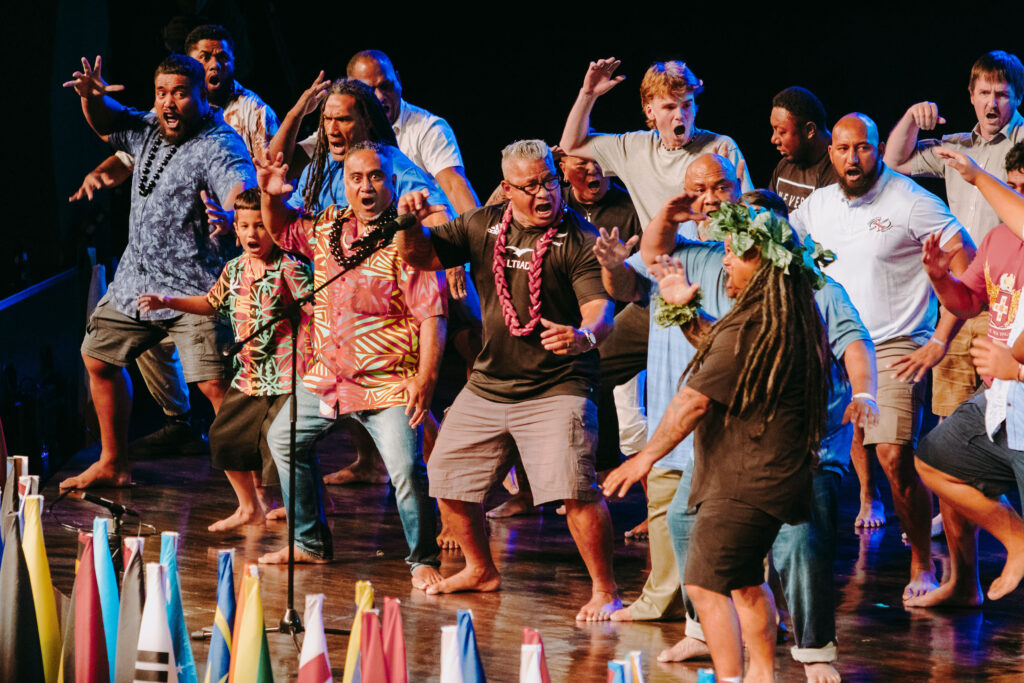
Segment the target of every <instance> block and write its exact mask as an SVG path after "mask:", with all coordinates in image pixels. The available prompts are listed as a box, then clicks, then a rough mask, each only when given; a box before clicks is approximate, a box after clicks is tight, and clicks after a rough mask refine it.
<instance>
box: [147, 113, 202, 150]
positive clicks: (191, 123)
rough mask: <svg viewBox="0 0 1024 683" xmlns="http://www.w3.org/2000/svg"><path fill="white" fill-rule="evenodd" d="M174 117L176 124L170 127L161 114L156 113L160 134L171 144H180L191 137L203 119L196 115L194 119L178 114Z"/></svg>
mask: <svg viewBox="0 0 1024 683" xmlns="http://www.w3.org/2000/svg"><path fill="white" fill-rule="evenodd" d="M176 118H177V126H174V127H171V126H169V125H168V123H167V121H165V120H164V116H163V114H159V115H158V120H159V122H160V135H161V136H163V138H164V140H166V141H167V142H168V143H169V144H172V145H180V144H181V143H183V142H185V141H186V140H188V139H189V138H190V137H192V136H193V135H194V134H195V132H196V131H197V130H199V126H200V125H201V123H202V121H203V117H202V116H197V117H196V118H195V119H186V118H184V117H182V116H181V115H180V114H179V115H177V117H176Z"/></svg>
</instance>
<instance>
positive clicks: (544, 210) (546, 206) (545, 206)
mask: <svg viewBox="0 0 1024 683" xmlns="http://www.w3.org/2000/svg"><path fill="white" fill-rule="evenodd" d="M533 208H534V211H536V212H537V214H538V215H548V214H550V213H551V211H552V209H553V208H554V207H553V206H552V205H551V202H539V203H538V204H537V205H536V206H535V207H533Z"/></svg>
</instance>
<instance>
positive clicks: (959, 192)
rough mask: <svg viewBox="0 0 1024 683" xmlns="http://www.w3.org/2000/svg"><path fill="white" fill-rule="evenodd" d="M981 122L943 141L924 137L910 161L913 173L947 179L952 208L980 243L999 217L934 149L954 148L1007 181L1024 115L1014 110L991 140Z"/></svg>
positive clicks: (1023, 128) (1021, 138)
mask: <svg viewBox="0 0 1024 683" xmlns="http://www.w3.org/2000/svg"><path fill="white" fill-rule="evenodd" d="M980 125H981V124H976V125H975V126H974V128H973V129H972V130H971V132H969V133H953V134H952V135H944V136H943V137H942V140H921V141H920V142H918V143H917V147H916V149H915V150H914V153H913V154H912V155H911V157H910V160H909V161H908V163H909V164H910V175H912V176H923V177H928V178H944V179H945V181H946V199H947V200H948V201H949V208H950V209H951V210H952V211H953V214H954V215H955V216H956V217H957V219H958V220H959V221H960V222H961V223H963V224H964V227H966V228H967V232H968V233H970V235H971V239H973V240H974V243H975V244H978V243H980V242H981V240H982V238H984V237H985V235H986V234H988V231H989V230H991V229H992V228H994V227H996V226H997V225H999V223H1000V221H999V216H998V215H996V212H995V210H994V209H993V208H992V207H991V206H989V203H988V202H986V201H985V198H984V197H983V196H982V195H981V192H979V191H978V188H976V187H974V186H973V185H971V184H970V183H968V182H967V181H966V180H964V179H963V177H962V176H961V175H960V174H959V173H958V172H957V171H956V170H954V169H953V167H952V166H947V165H946V164H945V163H944V162H943V161H942V159H940V158H939V157H938V155H936V154H935V149H936V148H937V147H939V146H940V145H941V146H944V147H951V148H953V149H955V150H956V151H958V152H960V153H962V154H965V155H967V156H969V157H970V158H971V159H973V160H974V161H975V162H976V163H977V164H978V165H979V166H981V167H982V168H983V169H985V170H986V171H988V172H989V173H991V174H992V175H994V176H996V177H997V178H999V179H1000V180H1003V181H1005V180H1006V164H1005V160H1006V153H1007V152H1009V151H1010V148H1011V147H1013V146H1014V145H1015V144H1017V143H1018V142H1022V141H1024V116H1021V114H1020V112H1018V111H1015V112H1013V116H1012V117H1011V118H1010V120H1009V121H1008V122H1007V124H1006V125H1005V126H1003V127H1002V129H1000V131H999V132H998V133H996V134H995V136H994V137H993V138H992V139H991V140H986V139H985V138H983V137H982V136H981V134H980V133H979V132H978V131H979V128H980Z"/></svg>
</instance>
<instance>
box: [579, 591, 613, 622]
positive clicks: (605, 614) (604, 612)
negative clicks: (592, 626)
mask: <svg viewBox="0 0 1024 683" xmlns="http://www.w3.org/2000/svg"><path fill="white" fill-rule="evenodd" d="M620 609H622V600H619V596H618V595H616V594H615V593H609V592H607V591H594V594H593V596H592V597H591V598H590V602H588V603H587V604H585V605H583V607H580V611H579V614H577V615H576V621H608V620H609V619H611V618H612V614H613V613H615V612H617V611H618V610H620Z"/></svg>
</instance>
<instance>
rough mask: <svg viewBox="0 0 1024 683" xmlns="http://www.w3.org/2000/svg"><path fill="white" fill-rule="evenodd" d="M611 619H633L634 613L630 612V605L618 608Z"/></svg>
mask: <svg viewBox="0 0 1024 683" xmlns="http://www.w3.org/2000/svg"><path fill="white" fill-rule="evenodd" d="M609 619H610V620H611V621H633V615H632V614H630V613H629V608H628V607H623V608H622V609H617V610H615V611H614V612H612V615H611V616H610V617H609Z"/></svg>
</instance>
